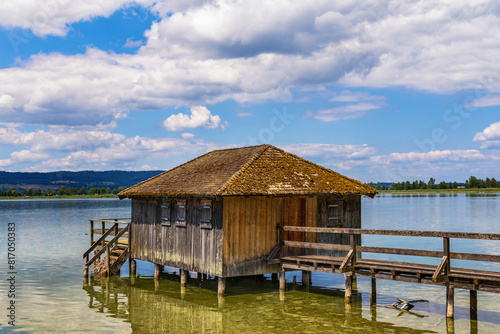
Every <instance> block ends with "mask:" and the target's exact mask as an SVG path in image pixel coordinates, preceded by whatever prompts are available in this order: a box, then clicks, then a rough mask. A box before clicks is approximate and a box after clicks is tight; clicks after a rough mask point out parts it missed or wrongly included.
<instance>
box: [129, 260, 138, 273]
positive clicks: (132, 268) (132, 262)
mask: <svg viewBox="0 0 500 334" xmlns="http://www.w3.org/2000/svg"><path fill="white" fill-rule="evenodd" d="M128 261H129V262H128V270H129V276H135V273H136V270H137V263H136V262H135V260H134V259H129V260H128Z"/></svg>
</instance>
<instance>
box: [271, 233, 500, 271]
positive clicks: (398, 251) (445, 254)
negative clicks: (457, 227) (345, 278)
mask: <svg viewBox="0 0 500 334" xmlns="http://www.w3.org/2000/svg"><path fill="white" fill-rule="evenodd" d="M277 228H278V230H281V231H297V232H311V233H339V234H349V235H350V236H351V238H350V239H351V241H350V245H339V244H326V243H318V242H303V241H292V240H282V243H283V245H284V246H288V247H295V248H306V249H320V250H339V251H349V250H354V254H353V255H352V256H353V258H352V259H350V260H354V261H355V260H356V258H355V253H356V252H360V253H363V252H365V253H378V254H393V255H406V256H421V257H435V258H441V263H440V265H439V268H438V269H439V271H436V273H435V275H434V276H435V277H434V279H437V278H438V277H440V276H441V271H443V270H444V269H446V272H445V274H444V276H447V273H449V267H450V265H449V263H450V259H457V260H470V261H486V262H500V255H492V254H477V253H460V252H450V244H449V239H450V238H462V239H465V238H466V239H480V240H500V234H494V233H467V232H439V231H412V230H374V229H354V228H329V227H326V228H325V227H302V226H281V225H278V226H277ZM355 235H393V236H407V237H408V236H410V237H437V238H443V250H442V251H433V250H421V249H405V248H390V247H371V246H362V245H356V242H355V240H354V238H353V237H354V236H355ZM346 266H347V264H346V265H344V267H346Z"/></svg>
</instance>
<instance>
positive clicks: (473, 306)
mask: <svg viewBox="0 0 500 334" xmlns="http://www.w3.org/2000/svg"><path fill="white" fill-rule="evenodd" d="M470 320H476V321H477V291H475V290H470Z"/></svg>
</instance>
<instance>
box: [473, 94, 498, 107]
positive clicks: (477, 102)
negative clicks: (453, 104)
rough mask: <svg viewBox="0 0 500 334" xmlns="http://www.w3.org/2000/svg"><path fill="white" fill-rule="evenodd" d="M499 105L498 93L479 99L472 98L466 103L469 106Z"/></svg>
mask: <svg viewBox="0 0 500 334" xmlns="http://www.w3.org/2000/svg"><path fill="white" fill-rule="evenodd" d="M499 105H500V95H496V94H495V95H488V96H485V97H482V98H479V99H474V100H473V101H472V102H470V103H469V104H468V106H470V107H494V106H499Z"/></svg>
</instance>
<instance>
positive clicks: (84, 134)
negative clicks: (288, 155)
mask: <svg viewBox="0 0 500 334" xmlns="http://www.w3.org/2000/svg"><path fill="white" fill-rule="evenodd" d="M0 145H6V146H11V147H21V148H23V149H22V150H19V151H16V152H13V153H12V154H11V156H10V158H8V159H3V160H0V166H2V167H5V168H9V167H11V166H14V165H15V166H17V167H18V168H19V167H20V166H23V165H24V166H27V167H26V168H27V169H28V170H29V168H30V166H32V165H33V164H34V163H36V170H37V171H52V170H61V169H66V170H84V169H109V168H113V169H128V170H131V169H142V167H141V166H143V165H146V164H144V162H146V161H151V160H152V161H155V162H158V165H163V166H162V168H168V167H174V166H173V165H171V164H172V160H171V159H175V157H177V158H179V159H181V160H180V162H181V161H182V158H184V157H186V156H192V155H198V154H202V153H205V152H207V151H209V150H212V149H215V148H217V146H216V145H214V144H212V143H208V142H205V141H203V140H197V139H194V138H192V137H188V138H169V137H163V138H146V137H139V136H135V137H126V136H124V135H122V134H118V133H112V132H108V131H103V130H100V131H97V130H82V129H75V128H62V127H56V128H51V129H49V130H37V131H31V132H26V131H20V130H18V129H15V128H0ZM165 156H168V157H170V158H169V161H168V162H166V161H164V157H165ZM26 163H29V164H26ZM167 163H168V164H167Z"/></svg>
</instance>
